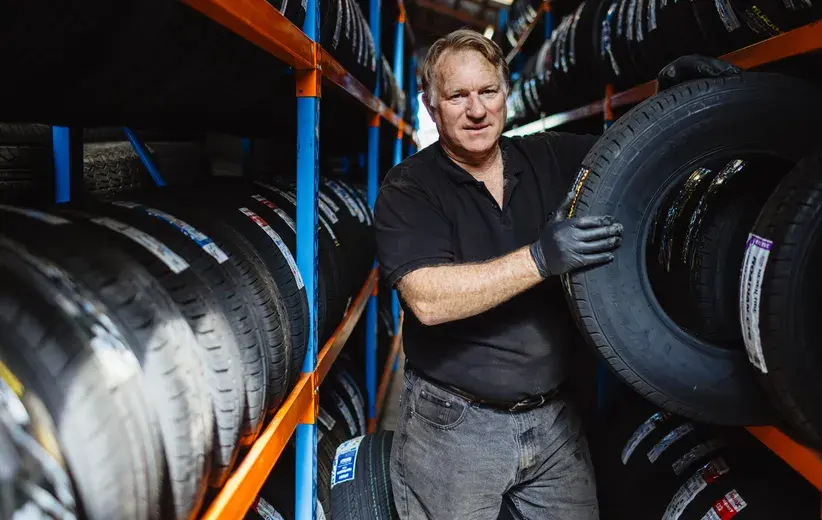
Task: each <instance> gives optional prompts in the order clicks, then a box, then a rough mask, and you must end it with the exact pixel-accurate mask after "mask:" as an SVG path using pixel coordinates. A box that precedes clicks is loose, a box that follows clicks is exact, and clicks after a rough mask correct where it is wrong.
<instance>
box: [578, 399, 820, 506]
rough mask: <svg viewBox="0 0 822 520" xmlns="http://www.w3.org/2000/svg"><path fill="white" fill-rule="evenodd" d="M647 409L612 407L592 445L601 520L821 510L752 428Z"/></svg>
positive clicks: (812, 490)
mask: <svg viewBox="0 0 822 520" xmlns="http://www.w3.org/2000/svg"><path fill="white" fill-rule="evenodd" d="M622 404H623V403H620V405H622ZM643 404H646V405H647V404H648V403H643ZM647 408H648V407H647V406H640V407H637V406H630V404H629V406H628V407H620V408H613V412H614V413H613V414H612V415H614V416H615V417H610V418H609V419H610V420H609V422H608V423H607V432H604V435H603V436H602V439H601V440H602V441H604V442H603V443H602V444H601V445H599V446H598V447H597V448H598V450H595V451H594V453H595V454H594V455H593V456H594V464H595V465H596V466H597V480H598V482H600V483H601V484H602V485H601V486H598V490H599V491H600V495H601V496H600V497H599V498H600V504H601V506H602V510H601V515H602V517H603V518H631V519H635V520H658V519H659V518H679V519H681V520H700V519H704V518H720V517H722V516H728V517H730V516H736V515H735V514H730V515H728V513H734V512H736V513H738V512H740V511H742V510H743V509H744V513H743V516H744V517H748V518H752V519H762V520H770V519H772V518H796V519H800V518H807V519H811V518H815V514H817V515H818V509H819V504H818V501H819V498H818V491H817V490H816V489H815V488H814V487H813V486H812V485H810V484H809V483H808V482H807V481H805V480H804V479H803V478H802V477H801V476H800V475H798V474H797V473H796V472H795V471H793V470H792V469H791V468H790V467H788V466H787V465H786V464H785V463H784V462H783V461H782V460H780V459H779V458H778V457H776V456H775V455H774V454H773V453H771V452H770V451H769V450H768V449H767V448H766V447H765V446H763V445H762V444H761V443H760V442H759V441H758V440H756V439H754V438H753V437H752V436H751V435H750V434H749V433H748V432H746V431H744V430H742V429H739V428H718V427H712V426H710V425H705V424H702V423H696V422H691V421H688V420H686V419H684V418H682V417H679V416H676V415H672V414H669V413H667V412H664V411H661V410H658V409H653V407H651V409H650V410H648V409H647ZM643 410H645V411H643ZM640 414H641V415H640ZM725 501H727V502H725ZM640 505H641V506H640ZM677 506H678V507H677ZM780 508H781V509H782V511H780ZM711 510H714V513H715V514H711V513H710V512H711ZM723 512H724V513H725V514H724V515H723ZM814 513H815V514H814Z"/></svg>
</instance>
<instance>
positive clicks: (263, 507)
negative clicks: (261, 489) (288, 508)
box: [251, 496, 283, 520]
mask: <svg viewBox="0 0 822 520" xmlns="http://www.w3.org/2000/svg"><path fill="white" fill-rule="evenodd" d="M251 507H252V509H254V511H256V512H257V514H258V515H260V516H261V517H262V518H263V520H283V516H282V515H281V514H280V512H279V511H277V509H276V508H275V507H274V506H272V505H271V504H269V503H268V501H267V500H266V499H264V498H263V497H261V496H257V498H256V499H255V500H254V505H253V506H251Z"/></svg>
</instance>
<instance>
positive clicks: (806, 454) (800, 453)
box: [748, 426, 822, 491]
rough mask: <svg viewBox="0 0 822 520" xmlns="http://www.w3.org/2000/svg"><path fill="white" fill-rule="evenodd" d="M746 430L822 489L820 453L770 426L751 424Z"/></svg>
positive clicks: (821, 458)
mask: <svg viewBox="0 0 822 520" xmlns="http://www.w3.org/2000/svg"><path fill="white" fill-rule="evenodd" d="M748 431H749V432H751V434H753V436H754V437H756V438H757V439H759V440H760V441H762V443H763V444H764V445H765V446H767V447H768V448H770V449H771V451H773V452H774V453H776V454H777V455H778V456H779V457H780V458H781V459H782V460H784V461H785V462H786V463H788V464H789V465H790V466H791V467H792V468H793V469H795V470H796V471H797V473H799V474H800V475H802V476H803V477H805V478H806V479H807V480H808V482H810V483H811V484H813V485H814V486H816V489H819V490H820V491H822V454H820V453H819V452H817V451H814V450H812V449H810V448H807V447H805V446H802V445H801V444H799V443H798V442H796V441H794V440H793V439H791V438H790V437H788V436H787V435H785V434H784V433H782V432H781V431H779V430H777V429H776V428H774V427H772V426H751V427H749V428H748Z"/></svg>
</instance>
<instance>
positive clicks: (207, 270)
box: [93, 201, 268, 487]
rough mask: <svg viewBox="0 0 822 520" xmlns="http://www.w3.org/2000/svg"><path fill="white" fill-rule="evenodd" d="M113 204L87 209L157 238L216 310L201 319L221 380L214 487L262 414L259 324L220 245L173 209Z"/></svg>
mask: <svg viewBox="0 0 822 520" xmlns="http://www.w3.org/2000/svg"><path fill="white" fill-rule="evenodd" d="M119 204H120V203H119V202H118V203H115V204H111V205H94V206H93V210H94V211H95V212H97V213H99V214H102V215H105V216H110V217H114V218H116V219H118V220H120V221H123V222H125V223H127V224H130V225H132V226H134V227H135V228H137V229H140V230H141V231H145V232H148V233H151V234H152V236H155V237H157V238H159V239H160V240H161V241H163V242H164V243H165V244H166V245H168V246H169V247H171V248H172V249H173V250H174V251H176V252H177V253H178V254H179V255H180V256H181V257H182V258H184V259H185V261H186V262H188V264H189V266H190V269H191V270H192V272H193V273H195V274H196V275H197V277H198V278H199V279H200V280H201V281H202V283H203V284H204V288H205V289H206V291H208V293H209V294H211V295H213V298H214V303H215V304H216V309H215V311H216V313H217V314H216V315H215V316H206V317H205V318H206V319H207V320H209V321H214V322H215V323H214V324H213V331H214V332H215V333H216V334H218V335H219V339H218V341H219V343H218V344H216V345H214V344H212V345H211V349H213V350H211V349H210V350H209V355H210V356H211V357H212V362H214V363H215V365H214V367H215V369H216V370H215V373H218V374H219V376H220V378H221V383H220V386H219V391H218V392H215V393H213V394H212V396H213V398H214V403H215V416H217V425H218V426H217V427H218V428H219V431H218V433H217V441H218V444H216V445H215V447H214V459H213V465H212V470H211V479H210V481H211V485H212V486H214V487H219V486H222V485H223V484H224V483H225V480H226V479H227V478H228V473H229V471H230V470H231V468H232V466H233V465H234V462H235V461H236V458H237V455H238V454H239V447H240V445H241V443H242V441H246V442H247V443H249V444H250V442H249V441H248V438H251V437H255V436H256V434H257V433H258V432H259V429H260V427H261V426H262V419H263V416H264V414H265V406H264V396H265V392H266V389H265V385H266V383H267V378H268V374H267V373H266V372H265V368H264V367H265V365H266V364H265V363H264V361H263V352H264V351H263V342H264V340H263V338H262V335H261V332H260V328H259V327H258V326H256V324H255V323H254V319H253V318H252V316H251V314H252V312H251V310H250V309H249V302H248V298H247V297H246V294H245V291H244V290H243V286H242V285H241V283H240V279H241V276H240V275H239V273H238V272H237V270H236V268H235V267H234V265H233V264H232V262H230V261H229V256H228V255H227V254H226V253H225V251H224V250H223V249H222V248H221V247H220V246H221V245H224V244H218V243H216V242H214V239H213V238H212V237H210V236H208V235H205V234H203V233H202V231H201V230H199V229H197V228H195V227H193V226H191V225H190V223H188V222H185V221H182V220H179V217H177V216H175V215H174V214H173V213H167V212H163V211H162V210H158V209H157V208H152V207H151V206H147V205H142V204H140V203H135V202H132V201H129V202H126V203H123V204H124V205H123V206H120V205H119ZM221 322H222V323H221ZM226 325H227V328H223V327H225V326H226ZM215 347H216V348H215ZM218 366H219V367H220V368H217V367H218ZM266 368H267V367H266Z"/></svg>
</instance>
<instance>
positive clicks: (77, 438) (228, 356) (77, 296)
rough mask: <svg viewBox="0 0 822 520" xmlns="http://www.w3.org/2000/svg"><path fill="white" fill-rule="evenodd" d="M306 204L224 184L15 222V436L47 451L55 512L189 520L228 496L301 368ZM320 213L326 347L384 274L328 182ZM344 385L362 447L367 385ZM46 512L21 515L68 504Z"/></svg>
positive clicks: (5, 256) (269, 188)
mask: <svg viewBox="0 0 822 520" xmlns="http://www.w3.org/2000/svg"><path fill="white" fill-rule="evenodd" d="M293 196H294V191H293V187H292V186H291V185H290V184H289V183H287V182H274V181H272V183H270V184H266V185H265V186H263V185H259V184H253V183H241V182H237V181H234V182H231V181H228V180H215V181H214V182H213V183H212V184H211V185H206V186H200V187H198V191H197V193H196V194H192V193H190V192H189V190H188V189H187V188H175V187H170V188H168V189H167V190H156V191H148V192H140V193H139V194H138V193H137V192H135V193H130V194H120V195H118V197H117V198H116V200H111V201H109V202H104V201H102V200H98V199H87V200H84V201H80V202H77V203H72V204H69V205H64V206H61V207H54V208H48V209H45V210H35V209H30V208H25V207H20V206H9V205H0V271H2V273H3V280H4V283H3V284H2V287H0V402H2V403H3V406H0V412H2V413H0V420H1V421H2V422H0V425H1V426H2V427H3V428H5V429H6V430H9V431H11V432H12V433H14V435H11V436H10V438H12V439H14V440H15V442H18V441H19V439H21V438H24V437H23V435H24V434H25V435H28V436H30V437H32V438H33V439H34V441H36V443H37V444H39V445H40V446H41V448H42V450H44V451H43V453H41V455H43V457H41V458H40V459H38V460H39V462H40V470H41V472H43V473H45V475H46V477H45V479H46V481H49V482H50V483H51V485H50V486H45V489H46V491H47V493H48V495H46V496H48V497H49V498H50V499H54V500H57V502H59V503H60V504H61V507H63V508H65V509H66V511H68V512H70V513H74V514H77V513H78V512H80V511H82V514H83V516H84V517H87V518H92V519H96V518H101V519H102V518H104V519H107V520H108V519H120V518H123V519H125V518H133V519H150V518H158V517H160V516H163V517H173V518H190V517H193V516H194V515H196V514H197V512H198V511H199V510H200V509H201V508H202V507H203V505H204V501H205V497H206V494H207V491H208V489H209V487H219V486H221V485H222V484H223V483H224V482H225V481H226V479H227V478H228V476H229V475H230V473H231V471H232V469H233V468H234V467H235V465H236V463H237V461H238V459H239V457H240V455H241V453H242V452H243V451H244V450H245V449H246V448H247V447H248V446H249V445H250V444H251V443H253V441H254V440H255V439H256V437H257V436H258V435H259V433H260V431H261V429H262V428H263V427H264V426H265V424H266V423H267V421H268V420H269V419H270V418H271V417H272V416H273V414H274V412H276V410H277V409H278V407H279V406H280V404H281V403H282V401H283V399H284V398H285V396H286V395H287V393H288V392H289V391H290V389H291V388H292V386H293V384H294V382H295V381H296V378H297V377H298V375H299V372H300V370H301V366H302V361H303V357H304V353H305V347H306V340H307V337H308V325H309V320H308V307H307V298H306V293H305V287H304V282H303V280H302V278H301V275H300V273H299V271H298V270H297V268H296V263H295V260H294V258H295V247H296V243H295V242H296V235H295V231H294V230H293V229H292V226H293V225H294V220H295V218H296V216H295V208H294V206H293V205H290V203H289V200H290V198H293ZM321 199H322V200H323V201H324V202H323V203H322V204H321V206H322V208H323V211H322V212H321V226H320V227H321V229H320V240H319V244H320V257H319V258H320V289H321V291H320V294H321V298H320V302H319V303H320V306H321V309H322V313H321V315H320V317H321V318H322V319H321V322H320V329H319V330H318V333H320V334H321V338H326V337H328V336H329V335H330V334H331V333H332V331H333V328H334V327H335V326H336V325H337V323H339V321H340V320H341V319H342V316H343V315H344V313H345V311H346V309H347V306H348V305H350V302H351V300H352V298H353V297H354V296H355V295H356V294H357V293H358V291H359V289H360V287H361V285H362V283H363V282H364V281H365V279H366V277H367V275H368V272H369V271H370V268H371V262H372V258H373V247H372V248H371V249H369V243H370V242H369V240H368V237H369V236H371V235H372V234H373V233H372V231H371V229H370V227H371V225H372V223H373V221H372V216H371V214H370V212H369V210H368V206H367V204H366V203H365V200H364V199H363V197H362V195H361V193H360V191H359V190H358V189H357V188H355V187H353V186H351V185H348V184H347V183H344V182H342V181H337V180H331V179H324V181H323V183H322V187H321ZM372 240H373V238H372ZM329 377H330V378H332V379H330V381H333V383H331V385H333V386H332V388H333V389H334V390H333V391H331V392H329V396H330V398H331V399H332V400H333V399H334V398H335V396H337V398H339V399H340V400H341V399H343V398H345V399H348V400H349V401H351V402H355V403H357V405H356V406H355V405H352V406H351V407H349V410H348V411H349V414H348V415H350V417H351V418H352V419H351V420H350V421H349V420H348V418H349V417H348V415H346V414H344V413H343V412H342V409H340V410H339V411H338V412H337V413H338V414H340V416H342V419H340V421H339V422H340V424H346V425H349V424H353V425H355V427H356V428H354V429H351V430H349V431H347V432H346V433H345V435H338V437H339V438H340V439H342V438H344V437H347V436H355V435H360V434H363V433H364V428H365V412H364V411H363V409H362V407H363V406H364V405H363V404H362V403H363V398H362V390H361V386H360V384H359V383H355V382H353V381H355V380H353V379H351V378H344V377H343V376H342V375H339V374H336V373H334V375H333V376H329ZM336 404H337V403H336V401H334V402H332V403H331V405H333V406H336ZM331 429H333V427H332V428H331ZM0 430H2V428H0ZM0 433H2V431H0ZM329 435H330V434H329ZM1 440H2V437H0V441H1ZM18 443H19V442H18ZM3 446H5V445H3V444H0V448H2V447H3ZM26 446H27V447H28V448H27V449H31V445H30V444H26ZM334 447H336V446H334ZM332 449H333V448H329V450H332ZM35 451H36V450H35ZM46 454H47V455H48V458H45V455H46ZM18 458H19V457H18ZM4 460H5V459H4ZM46 461H47V462H46ZM5 467H6V466H5V464H4V468H5ZM9 467H10V468H15V467H20V468H23V465H21V464H10V466H9ZM25 469H26V470H27V471H28V470H29V469H30V468H28V467H26V468H25ZM21 471H22V470H21ZM61 475H67V476H68V478H69V479H71V482H72V483H73V485H70V486H65V485H63V484H65V482H66V478H65V477H63V476H61ZM40 479H41V480H42V477H40ZM61 486H62V487H61ZM67 490H68V491H67ZM35 495H36V494H35ZM36 496H40V497H41V499H40V500H33V501H32V500H29V501H28V502H21V503H19V504H15V507H19V508H32V507H33V508H35V509H34V510H37V508H40V510H43V511H46V510H48V509H47V508H48V507H51V506H50V504H51V503H52V502H53V501H54V500H48V501H44V500H45V499H43V496H41V495H36ZM4 507H5V506H4ZM43 508H46V509H43Z"/></svg>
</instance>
